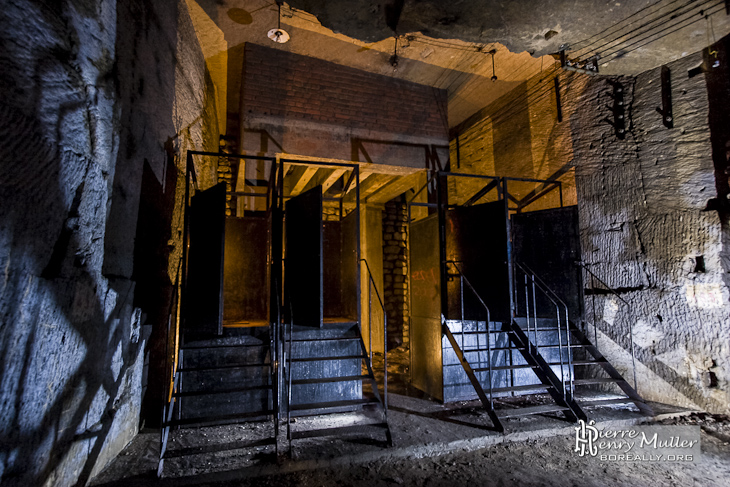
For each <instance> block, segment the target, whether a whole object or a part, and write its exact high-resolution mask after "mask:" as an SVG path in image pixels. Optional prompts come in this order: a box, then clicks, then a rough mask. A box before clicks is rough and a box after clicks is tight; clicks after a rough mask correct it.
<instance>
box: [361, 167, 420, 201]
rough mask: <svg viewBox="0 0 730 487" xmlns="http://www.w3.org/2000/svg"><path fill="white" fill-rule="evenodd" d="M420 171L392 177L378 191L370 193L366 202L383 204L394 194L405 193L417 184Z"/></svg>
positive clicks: (393, 196)
mask: <svg viewBox="0 0 730 487" xmlns="http://www.w3.org/2000/svg"><path fill="white" fill-rule="evenodd" d="M420 176H421V171H419V172H415V173H413V174H410V175H408V176H400V177H396V178H394V179H393V181H392V182H391V183H390V184H388V185H387V186H383V187H381V188H380V189H379V190H378V191H376V192H375V193H373V194H371V195H370V197H369V198H368V199H367V202H368V203H372V204H384V203H387V202H388V201H390V200H392V199H393V198H395V197H396V196H398V195H400V194H403V193H405V192H406V191H408V190H409V189H411V188H413V187H415V186H417V185H418V181H419V180H420V179H419V177H420Z"/></svg>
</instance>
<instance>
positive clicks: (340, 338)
mask: <svg viewBox="0 0 730 487" xmlns="http://www.w3.org/2000/svg"><path fill="white" fill-rule="evenodd" d="M359 339H360V337H358V336H353V337H325V338H319V337H316V338H293V339H292V340H291V341H292V342H300V343H301V342H344V341H354V340H359ZM285 341H287V342H288V341H289V340H285Z"/></svg>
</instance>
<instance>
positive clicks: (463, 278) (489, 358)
mask: <svg viewBox="0 0 730 487" xmlns="http://www.w3.org/2000/svg"><path fill="white" fill-rule="evenodd" d="M447 263H450V264H451V265H453V266H454V268H455V269H456V272H458V273H459V279H460V280H461V282H462V283H465V284H466V285H467V287H468V288H469V289H470V290H471V292H472V293H473V294H474V296H476V298H477V299H478V300H479V303H480V304H481V305H482V307H483V308H484V310H485V311H486V312H487V326H486V330H487V363H488V364H489V402H490V403H491V402H492V401H493V400H494V398H493V394H492V340H491V337H490V336H489V323H490V322H491V320H492V316H491V312H490V311H489V306H487V304H486V303H485V302H484V300H483V299H482V297H481V296H480V295H479V293H478V292H477V290H476V289H475V288H474V286H472V284H471V282H469V279H467V278H466V276H465V275H464V272H462V270H461V268H460V267H459V264H458V263H457V262H456V261H453V260H451V261H447ZM477 329H478V326H477ZM461 333H462V335H461V343H462V346H463V345H464V285H463V284H462V285H461Z"/></svg>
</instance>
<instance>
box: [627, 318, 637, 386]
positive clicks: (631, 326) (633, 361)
mask: <svg viewBox="0 0 730 487" xmlns="http://www.w3.org/2000/svg"><path fill="white" fill-rule="evenodd" d="M629 336H630V338H631V367H632V369H633V372H634V390H635V391H636V392H637V393H638V392H639V388H638V387H637V384H636V350H635V349H634V313H633V310H632V309H631V307H629Z"/></svg>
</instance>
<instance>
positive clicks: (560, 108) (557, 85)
mask: <svg viewBox="0 0 730 487" xmlns="http://www.w3.org/2000/svg"><path fill="white" fill-rule="evenodd" d="M555 109H556V110H557V115H558V122H562V121H563V105H562V103H561V101H560V79H559V78H558V77H557V76H556V77H555Z"/></svg>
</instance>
